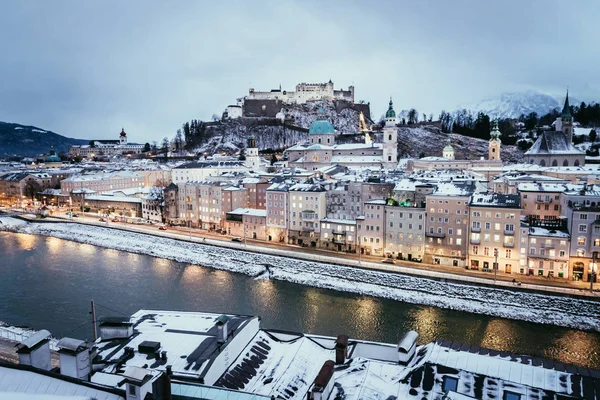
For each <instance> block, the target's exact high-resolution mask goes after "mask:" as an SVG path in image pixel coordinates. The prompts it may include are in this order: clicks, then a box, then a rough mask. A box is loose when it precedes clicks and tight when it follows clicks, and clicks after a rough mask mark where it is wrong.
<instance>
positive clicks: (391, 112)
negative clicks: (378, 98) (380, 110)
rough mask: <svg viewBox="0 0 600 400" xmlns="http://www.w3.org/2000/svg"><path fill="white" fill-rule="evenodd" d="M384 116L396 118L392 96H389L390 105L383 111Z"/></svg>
mask: <svg viewBox="0 0 600 400" xmlns="http://www.w3.org/2000/svg"><path fill="white" fill-rule="evenodd" d="M385 117H386V118H396V111H394V106H393V103H392V98H391V97H390V105H389V107H388V110H387V112H386V113H385Z"/></svg>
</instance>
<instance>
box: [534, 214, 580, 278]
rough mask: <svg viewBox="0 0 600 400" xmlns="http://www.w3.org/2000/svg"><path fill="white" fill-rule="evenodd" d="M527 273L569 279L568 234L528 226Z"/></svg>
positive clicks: (556, 230)
mask: <svg viewBox="0 0 600 400" xmlns="http://www.w3.org/2000/svg"><path fill="white" fill-rule="evenodd" d="M527 259H528V263H527V266H528V269H527V271H526V273H527V274H528V275H536V276H545V277H547V278H561V279H571V273H570V272H569V234H568V233H567V232H564V231H561V230H558V229H548V228H543V227H535V226H532V227H530V228H529V245H528V255H527Z"/></svg>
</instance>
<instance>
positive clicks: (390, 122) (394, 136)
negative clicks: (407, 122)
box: [382, 97, 398, 170]
mask: <svg viewBox="0 0 600 400" xmlns="http://www.w3.org/2000/svg"><path fill="white" fill-rule="evenodd" d="M396 122H397V121H396V112H395V111H394V107H393V104H392V98H391V97H390V104H389V106H388V110H387V112H386V113H385V125H384V127H383V164H382V166H383V168H385V169H388V170H389V169H394V168H396V167H397V166H398V128H397V127H396Z"/></svg>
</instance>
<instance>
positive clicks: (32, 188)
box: [25, 179, 42, 200]
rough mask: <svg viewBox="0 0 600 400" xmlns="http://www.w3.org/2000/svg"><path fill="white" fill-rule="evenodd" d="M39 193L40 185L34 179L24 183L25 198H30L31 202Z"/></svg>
mask: <svg viewBox="0 0 600 400" xmlns="http://www.w3.org/2000/svg"><path fill="white" fill-rule="evenodd" d="M41 191H42V185H40V184H39V183H38V181H36V180H35V179H29V180H28V181H27V182H25V196H27V197H31V200H33V199H34V198H35V196H36V195H37V194H38V193H39V192H41Z"/></svg>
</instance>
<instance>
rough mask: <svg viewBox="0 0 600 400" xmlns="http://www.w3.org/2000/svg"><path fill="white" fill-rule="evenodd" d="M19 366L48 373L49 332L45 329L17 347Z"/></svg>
mask: <svg viewBox="0 0 600 400" xmlns="http://www.w3.org/2000/svg"><path fill="white" fill-rule="evenodd" d="M16 347H17V354H18V355H19V364H23V365H31V366H32V367H35V368H40V369H43V370H46V371H50V369H51V368H52V366H51V363H50V332H48V331H47V330H45V329H42V330H41V331H38V332H36V333H34V334H33V335H31V336H29V337H28V338H27V339H25V340H23V341H22V342H21V343H19V344H18V345H17V346H16Z"/></svg>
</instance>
